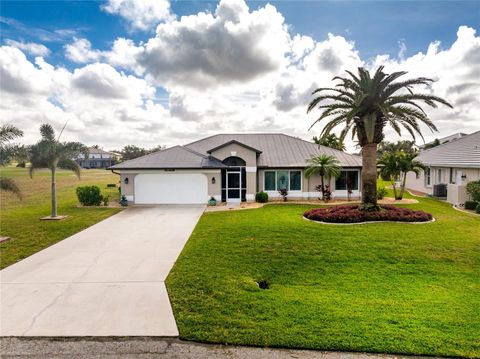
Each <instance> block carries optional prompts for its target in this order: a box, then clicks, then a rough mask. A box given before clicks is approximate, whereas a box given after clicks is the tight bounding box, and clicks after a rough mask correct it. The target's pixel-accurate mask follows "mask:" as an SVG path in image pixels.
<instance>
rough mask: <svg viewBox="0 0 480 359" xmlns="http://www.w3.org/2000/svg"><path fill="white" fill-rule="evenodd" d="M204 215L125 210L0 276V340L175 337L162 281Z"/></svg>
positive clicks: (178, 209)
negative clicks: (8, 337) (30, 337)
mask: <svg viewBox="0 0 480 359" xmlns="http://www.w3.org/2000/svg"><path fill="white" fill-rule="evenodd" d="M204 209H205V206H203V205H164V206H149V207H131V208H128V209H127V210H125V211H123V212H121V213H119V214H117V215H114V216H112V217H110V218H108V219H106V220H104V221H102V222H100V223H97V224H95V225H93V226H92V227H89V228H87V229H86V230H84V231H82V232H79V233H77V234H75V235H73V236H71V237H69V238H67V239H65V240H63V241H61V242H59V243H57V244H55V245H53V246H51V247H49V248H47V249H45V250H43V251H41V252H38V253H36V254H34V255H32V256H31V257H28V258H26V259H24V260H22V261H20V262H18V263H16V264H14V265H12V266H10V267H8V268H6V269H4V270H2V271H0V282H1V284H0V285H1V302H0V336H61V337H68V336H177V335H178V329H177V326H176V324H175V319H174V317H173V313H172V308H171V305H170V301H169V299H168V295H167V290H166V287H165V283H164V281H165V278H166V277H167V275H168V272H169V271H170V269H171V268H172V266H173V264H174V263H175V260H176V259H177V257H178V255H179V254H180V252H181V251H182V248H183V246H184V245H185V243H186V241H187V240H188V238H189V236H190V234H191V232H192V230H193V228H194V227H195V225H196V223H197V221H198V219H199V218H200V216H201V215H202V213H203V211H204Z"/></svg>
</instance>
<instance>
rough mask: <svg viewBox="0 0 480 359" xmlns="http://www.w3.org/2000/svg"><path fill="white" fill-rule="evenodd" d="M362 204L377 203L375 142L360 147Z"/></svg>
mask: <svg viewBox="0 0 480 359" xmlns="http://www.w3.org/2000/svg"><path fill="white" fill-rule="evenodd" d="M362 165H363V168H362V204H373V205H377V144H376V143H369V144H367V145H365V146H363V148H362Z"/></svg>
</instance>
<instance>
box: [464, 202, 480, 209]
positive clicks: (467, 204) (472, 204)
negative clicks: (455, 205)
mask: <svg viewBox="0 0 480 359" xmlns="http://www.w3.org/2000/svg"><path fill="white" fill-rule="evenodd" d="M477 206H478V202H475V201H466V202H465V209H468V210H470V211H474V210H475V209H476V208H477Z"/></svg>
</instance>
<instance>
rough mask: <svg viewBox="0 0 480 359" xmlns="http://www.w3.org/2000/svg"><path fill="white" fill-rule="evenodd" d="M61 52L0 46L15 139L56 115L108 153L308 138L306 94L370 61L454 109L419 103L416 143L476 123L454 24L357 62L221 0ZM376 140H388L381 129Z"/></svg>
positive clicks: (468, 68)
mask: <svg viewBox="0 0 480 359" xmlns="http://www.w3.org/2000/svg"><path fill="white" fill-rule="evenodd" d="M112 40H113V39H112ZM433 40H434V39H432V41H433ZM402 46H403V45H402ZM406 46H408V44H407V43H406V44H405V47H406ZM65 50H66V55H67V56H68V57H69V58H70V59H71V60H72V61H75V62H77V63H79V64H81V65H78V68H76V69H74V70H71V71H70V70H67V69H64V68H61V67H58V66H53V65H51V64H49V63H47V62H46V61H45V60H44V59H42V58H37V59H36V60H35V62H30V61H29V60H28V59H27V58H26V57H25V55H24V54H23V53H22V51H20V50H19V49H17V48H14V47H10V46H4V47H2V48H1V52H0V55H1V56H0V71H1V72H0V77H1V80H2V83H1V87H2V101H1V103H0V116H1V117H2V119H3V118H5V119H6V120H8V121H9V122H15V123H18V125H19V126H20V127H22V129H24V130H26V132H27V133H26V138H25V141H26V142H33V141H34V140H36V139H37V138H38V133H37V132H38V126H39V125H40V123H42V122H45V121H49V122H51V123H53V124H55V125H57V126H62V125H63V124H64V122H65V120H66V119H69V125H68V127H67V132H66V134H67V136H70V137H71V138H72V139H77V140H81V141H83V142H86V143H87V144H92V143H99V144H102V145H103V146H105V147H117V148H118V147H121V146H123V145H125V144H130V143H133V144H137V145H142V146H153V145H156V144H166V145H174V144H178V143H185V142H188V141H190V140H194V139H197V138H199V137H202V136H207V135H210V134H214V133H218V132H242V131H244V132H262V131H266V132H285V133H288V134H291V135H295V136H300V137H303V138H307V139H308V138H311V137H312V136H313V135H318V133H319V132H320V131H321V129H322V125H321V124H320V125H317V126H315V127H314V129H313V130H312V131H310V132H308V131H307V129H308V127H309V126H310V125H311V124H312V122H313V121H314V119H315V118H317V117H318V115H319V112H317V111H314V112H313V113H311V114H308V115H307V114H306V105H307V104H308V102H309V101H310V100H311V99H312V96H311V92H312V90H313V89H315V88H316V87H326V86H330V85H331V84H332V78H333V77H334V76H336V75H343V74H345V73H344V70H346V69H348V70H352V71H356V68H357V67H358V66H366V67H367V68H369V69H374V68H376V67H377V66H378V65H380V64H385V66H386V71H387V72H391V71H398V70H406V71H409V74H408V75H407V76H406V77H414V76H427V77H432V78H434V79H435V80H437V81H436V82H435V83H434V84H433V85H432V88H431V89H425V91H433V93H435V94H436V95H438V96H442V97H445V98H446V99H447V100H449V101H450V102H452V104H453V105H454V106H455V109H454V110H450V109H447V108H439V109H436V110H430V109H428V108H427V112H428V114H429V115H430V116H431V118H432V119H433V120H434V121H435V123H436V124H437V125H438V127H439V129H440V131H441V132H440V133H439V134H430V133H429V132H428V131H426V132H425V134H426V140H427V141H428V140H430V139H433V138H435V137H441V136H444V135H448V134H450V133H453V132H458V131H464V132H472V131H476V130H480V122H479V121H478V119H479V118H480V103H479V101H480V37H479V36H478V35H476V33H475V30H474V29H472V28H469V27H460V28H459V30H458V33H457V39H456V40H455V41H454V43H453V44H452V45H451V46H449V47H442V44H440V43H438V42H435V41H433V42H432V43H431V44H430V45H429V47H428V49H426V51H424V52H421V53H418V54H415V55H413V56H409V57H408V56H407V54H406V53H404V54H403V56H400V57H395V58H390V57H389V56H386V55H383V54H379V55H378V56H377V57H376V58H374V59H373V60H372V61H369V62H366V61H365V59H363V58H362V57H361V55H360V53H359V52H358V51H357V49H356V47H355V43H354V42H352V41H348V40H347V39H345V38H344V37H342V36H338V35H335V34H329V35H328V37H327V38H325V39H313V38H311V37H309V36H305V35H302V34H291V33H290V32H289V28H288V25H287V24H285V21H284V18H283V17H282V15H281V14H280V13H279V12H278V11H277V10H276V9H275V8H274V7H273V6H271V5H266V6H264V7H260V8H258V9H256V10H254V11H251V10H249V9H248V7H247V5H246V4H245V2H243V1H241V0H223V1H221V2H220V3H219V5H218V7H217V9H216V11H215V12H214V13H205V12H201V13H198V14H196V15H191V16H186V17H182V18H180V19H178V20H169V21H167V22H165V23H161V24H160V25H159V26H158V27H157V31H156V34H155V35H152V38H150V39H149V40H147V41H146V42H145V43H137V44H136V43H135V42H134V41H132V40H131V39H128V38H118V39H116V40H114V41H113V43H112V46H111V48H110V49H107V50H97V49H92V46H91V44H90V42H88V40H87V39H76V40H75V41H74V42H73V43H72V44H69V45H67V46H66V48H65ZM107 63H108V64H107ZM165 91H166V93H165ZM159 96H162V97H164V98H162V99H161V98H159ZM163 100H164V101H163ZM161 101H163V102H161ZM387 138H388V139H389V140H395V139H396V137H395V136H394V135H393V132H392V131H390V130H388V131H387ZM350 149H351V148H350Z"/></svg>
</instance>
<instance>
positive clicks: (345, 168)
mask: <svg viewBox="0 0 480 359" xmlns="http://www.w3.org/2000/svg"><path fill="white" fill-rule="evenodd" d="M320 154H327V155H333V156H335V157H336V158H337V159H338V161H339V163H340V166H342V172H341V175H340V177H339V178H337V179H331V180H330V186H331V189H332V192H333V196H335V197H341V198H346V197H347V184H348V186H349V187H350V188H351V190H352V194H351V196H352V198H356V197H360V195H361V193H360V188H361V183H360V178H361V177H360V171H361V166H362V158H361V157H360V156H356V155H350V154H348V153H345V152H342V151H338V150H335V149H332V148H329V147H324V146H319V145H317V144H314V143H312V142H308V141H304V140H302V139H299V138H295V137H292V136H288V135H284V134H219V135H215V136H211V137H207V138H204V139H201V140H199V141H195V142H192V143H190V144H187V145H184V146H174V147H171V148H167V149H165V150H163V151H160V152H155V153H152V154H149V155H146V156H143V157H140V158H136V159H133V160H129V161H125V162H123V163H119V164H117V165H115V166H113V167H111V169H112V170H113V171H114V172H116V173H119V174H120V176H121V187H122V194H124V195H125V196H126V197H127V200H128V201H130V202H132V203H136V204H162V203H165V204H174V203H206V202H207V201H208V199H209V198H210V197H214V198H215V199H217V200H218V201H225V202H240V201H253V200H255V193H256V192H258V191H265V192H267V193H268V194H269V197H270V199H280V198H281V196H280V194H279V193H278V190H279V189H281V188H285V189H287V190H288V198H292V199H293V198H294V199H309V198H318V197H319V192H317V191H316V190H315V187H316V186H317V185H319V184H320V177H318V176H314V177H311V178H306V177H305V175H304V170H305V167H306V165H307V160H308V159H310V158H311V157H312V156H317V155H320Z"/></svg>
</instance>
